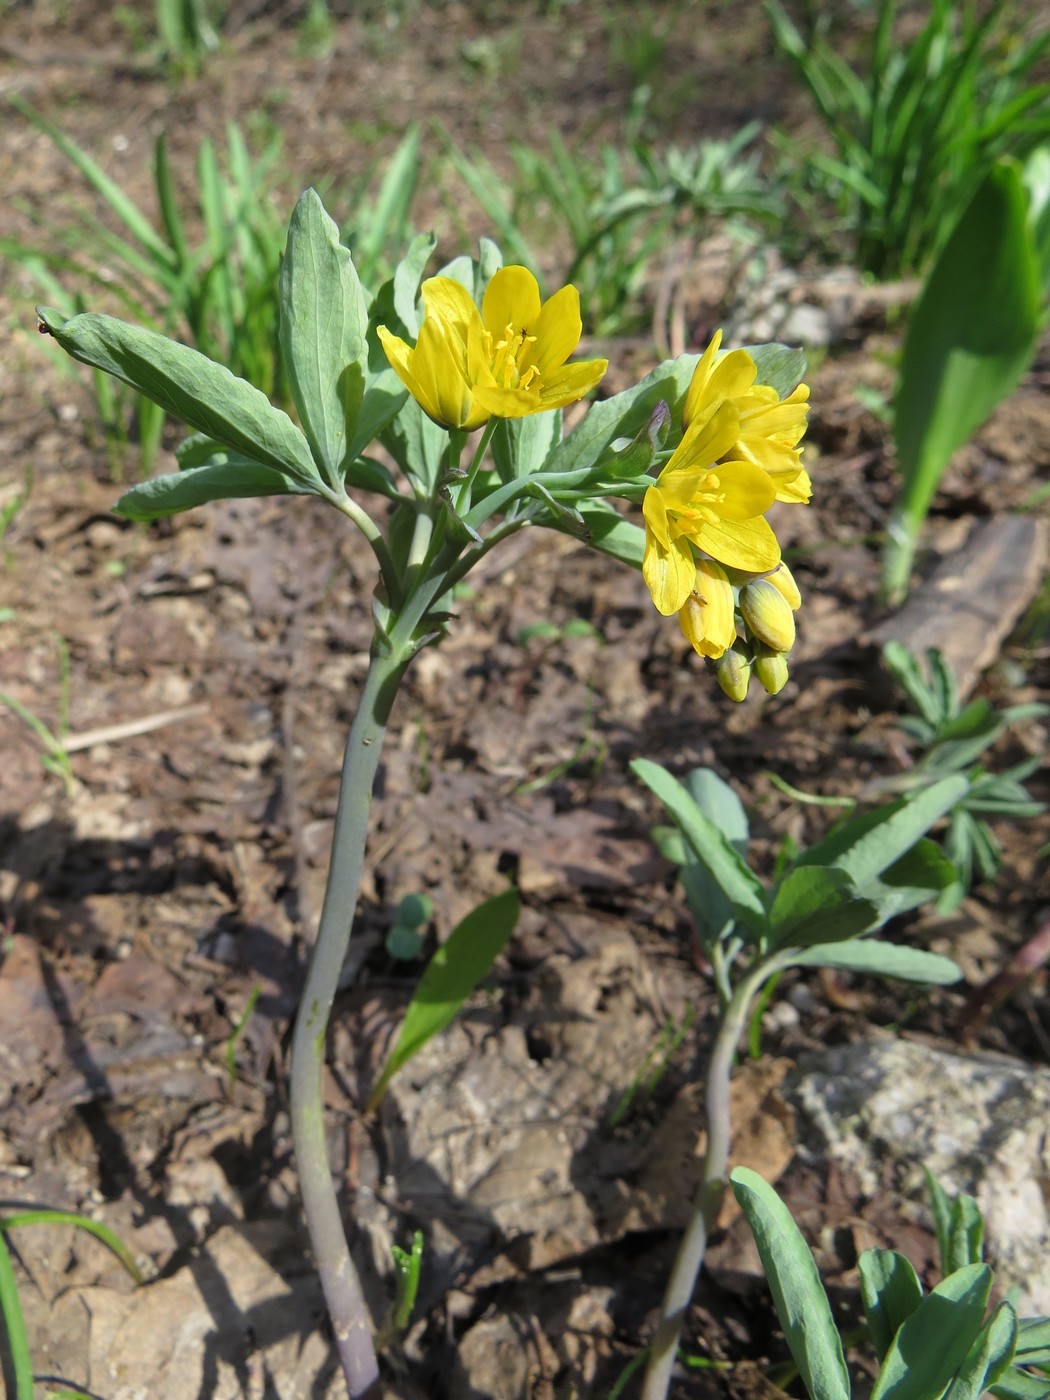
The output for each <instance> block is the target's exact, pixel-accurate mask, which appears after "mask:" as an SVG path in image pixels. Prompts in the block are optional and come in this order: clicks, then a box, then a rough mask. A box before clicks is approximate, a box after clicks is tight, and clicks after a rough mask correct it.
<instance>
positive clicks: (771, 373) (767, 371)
mask: <svg viewBox="0 0 1050 1400" xmlns="http://www.w3.org/2000/svg"><path fill="white" fill-rule="evenodd" d="M744 348H745V349H746V350H747V353H748V354H749V355H750V356H751V358H752V359H753V360H754V362H755V364H756V365H757V366H758V376H757V378H756V379H755V383H756V384H768V385H769V387H770V388H771V389H775V390H776V391H777V394H778V395H779V396H780V398H782V399H786V398H788V397H789V396H790V395H791V394H792V393H793V392H794V390H795V389H796V388H797V387H798V386H799V384H801V383H802V379H803V376H804V375H805V373H806V356H805V353H804V352H803V351H802V350H792V349H790V348H789V347H788V346H787V345H779V344H777V342H776V341H771V342H769V343H767V344H765V345H747V346H745V347H744Z"/></svg>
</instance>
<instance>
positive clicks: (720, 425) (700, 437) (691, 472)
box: [658, 403, 739, 499]
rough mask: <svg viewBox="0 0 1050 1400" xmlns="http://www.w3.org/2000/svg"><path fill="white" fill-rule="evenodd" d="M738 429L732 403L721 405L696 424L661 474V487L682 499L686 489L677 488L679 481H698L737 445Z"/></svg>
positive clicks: (737, 421)
mask: <svg viewBox="0 0 1050 1400" xmlns="http://www.w3.org/2000/svg"><path fill="white" fill-rule="evenodd" d="M738 428H739V419H738V417H737V411H736V409H735V408H734V407H733V405H732V404H731V403H724V404H722V405H721V406H720V407H719V408H718V409H717V411H716V412H715V413H713V414H711V415H710V416H709V417H708V418H707V419H706V420H705V421H702V422H698V423H694V424H693V425H692V426H691V427H690V428H689V429H688V430H687V431H686V434H685V436H684V437H683V438H682V441H681V442H680V443H679V444H678V446H677V447H676V448H675V450H674V452H673V453H672V454H671V458H670V461H669V462H668V463H667V465H666V466H665V467H664V469H663V471H662V472H661V473H660V476H659V478H658V479H659V482H660V485H661V486H662V487H665V488H666V489H667V490H670V491H673V492H674V493H675V494H676V495H680V494H681V491H682V489H683V487H682V486H681V485H679V484H677V483H678V481H679V477H681V478H682V479H683V480H684V479H686V478H692V479H693V480H694V481H695V480H698V479H699V476H700V475H702V474H703V473H704V472H706V471H708V470H710V468H711V467H712V466H713V465H714V463H715V462H717V461H718V459H719V457H721V456H723V455H724V454H725V453H726V452H728V451H729V449H730V448H731V447H732V445H733V443H734V442H735V441H736V435H737V431H738ZM690 494H692V493H691V491H690ZM686 499H688V497H686Z"/></svg>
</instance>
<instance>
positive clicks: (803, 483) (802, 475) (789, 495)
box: [773, 467, 813, 506]
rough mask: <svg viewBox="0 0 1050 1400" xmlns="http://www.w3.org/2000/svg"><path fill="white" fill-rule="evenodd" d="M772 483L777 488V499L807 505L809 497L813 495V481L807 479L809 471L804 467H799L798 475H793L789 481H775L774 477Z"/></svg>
mask: <svg viewBox="0 0 1050 1400" xmlns="http://www.w3.org/2000/svg"><path fill="white" fill-rule="evenodd" d="M773 485H774V486H775V487H776V489H777V500H778V501H790V502H792V503H793V504H795V505H803V506H804V505H808V504H809V501H810V497H811V496H812V495H813V483H812V482H811V481H810V479H809V472H807V471H806V469H805V467H803V468H802V469H801V471H800V472H799V474H798V476H796V477H793V478H792V479H791V481H789V482H783V481H777V480H776V479H775V478H774V481H773Z"/></svg>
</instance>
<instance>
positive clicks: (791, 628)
mask: <svg viewBox="0 0 1050 1400" xmlns="http://www.w3.org/2000/svg"><path fill="white" fill-rule="evenodd" d="M740 615H741V616H742V617H743V619H744V621H745V622H746V623H747V625H748V627H749V628H750V629H751V632H752V633H753V634H754V636H755V637H756V638H757V639H758V640H759V641H760V642H762V643H763V644H764V645H765V646H767V647H769V649H770V651H790V650H791V648H792V647H793V646H794V645H795V618H794V615H793V614H792V611H791V607H790V605H789V603H788V601H787V599H786V598H785V597H784V595H783V594H782V593H781V592H780V591H779V589H776V588H774V587H773V585H772V584H771V583H770V582H769V580H768V579H765V578H753V579H752V580H751V582H750V583H746V584H745V585H744V587H743V588H742V589H741V590H740Z"/></svg>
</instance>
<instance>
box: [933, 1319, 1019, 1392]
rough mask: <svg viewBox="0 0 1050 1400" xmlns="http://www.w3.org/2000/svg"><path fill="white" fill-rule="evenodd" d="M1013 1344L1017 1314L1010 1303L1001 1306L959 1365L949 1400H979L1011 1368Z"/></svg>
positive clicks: (1014, 1343) (1015, 1335)
mask: <svg viewBox="0 0 1050 1400" xmlns="http://www.w3.org/2000/svg"><path fill="white" fill-rule="evenodd" d="M1016 1343H1017V1314H1016V1313H1015V1312H1014V1310H1013V1308H1012V1307H1011V1306H1010V1304H1009V1303H1000V1304H999V1306H998V1307H997V1308H996V1310H995V1312H994V1313H992V1315H991V1317H990V1318H989V1319H988V1321H987V1322H986V1323H985V1325H984V1327H983V1328H982V1329H981V1332H980V1335H979V1336H978V1338H977V1340H976V1341H975V1342H974V1344H973V1346H972V1347H971V1348H970V1350H969V1352H968V1353H967V1356H966V1360H965V1361H964V1362H963V1364H962V1365H961V1366H960V1368H959V1371H958V1374H957V1375H956V1377H955V1380H954V1382H953V1384H952V1388H951V1390H950V1391H949V1392H948V1400H981V1396H982V1395H983V1394H984V1392H985V1391H986V1390H987V1389H988V1387H989V1386H990V1385H994V1384H995V1382H996V1381H997V1380H999V1378H1000V1377H1001V1376H1002V1375H1003V1373H1004V1371H1005V1370H1006V1369H1007V1367H1008V1366H1009V1365H1010V1362H1011V1360H1012V1359H1013V1354H1014V1347H1015V1345H1016Z"/></svg>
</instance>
